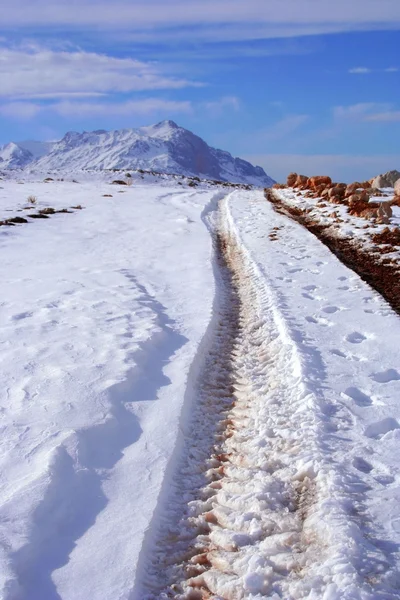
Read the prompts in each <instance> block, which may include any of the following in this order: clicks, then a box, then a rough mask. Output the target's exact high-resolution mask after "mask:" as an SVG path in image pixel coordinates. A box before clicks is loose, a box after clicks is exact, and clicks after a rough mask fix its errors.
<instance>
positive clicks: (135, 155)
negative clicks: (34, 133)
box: [0, 121, 274, 187]
mask: <svg viewBox="0 0 400 600" xmlns="http://www.w3.org/2000/svg"><path fill="white" fill-rule="evenodd" d="M11 147H12V151H11V150H10V148H11ZM10 154H11V155H10ZM0 166H2V168H4V169H6V168H18V167H20V168H25V167H26V169H27V170H29V171H32V170H33V171H46V170H52V169H56V170H58V171H60V170H63V171H67V172H68V171H71V170H73V171H80V170H87V169H97V170H104V169H130V170H137V169H143V170H148V171H158V172H163V173H177V174H180V175H189V176H199V177H201V178H202V179H215V180H221V181H230V182H233V183H245V184H250V185H256V186H260V187H265V186H271V185H272V184H273V183H274V180H273V179H271V178H270V177H269V176H268V175H267V174H266V173H265V172H264V170H263V169H262V168H261V167H253V166H252V165H251V164H250V163H248V162H246V161H244V160H241V159H239V158H233V157H232V156H231V154H229V152H224V151H222V150H218V149H215V148H211V147H210V146H208V145H207V144H206V142H204V141H203V140H202V139H201V138H200V137H198V136H196V135H194V134H193V133H192V132H191V131H188V130H187V129H184V128H182V127H179V126H178V125H177V124H176V123H174V122H173V121H162V122H161V123H158V124H156V125H151V126H148V127H141V128H139V129H121V130H116V131H104V130H98V131H92V132H86V131H85V132H83V133H78V132H76V131H70V132H68V133H67V134H66V135H65V136H64V137H63V139H62V140H60V141H58V142H54V143H48V144H47V146H46V144H45V143H42V144H41V143H39V142H37V143H35V142H23V143H22V144H21V145H20V146H17V145H15V144H10V145H9V147H4V148H0Z"/></svg>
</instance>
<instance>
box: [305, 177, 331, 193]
mask: <svg viewBox="0 0 400 600" xmlns="http://www.w3.org/2000/svg"><path fill="white" fill-rule="evenodd" d="M322 184H323V185H324V186H325V187H326V186H328V185H329V186H330V185H331V184H332V179H331V178H330V177H328V176H326V175H320V176H318V177H310V178H309V179H308V181H307V187H309V188H311V189H312V190H315V189H316V188H317V187H318V186H320V185H322Z"/></svg>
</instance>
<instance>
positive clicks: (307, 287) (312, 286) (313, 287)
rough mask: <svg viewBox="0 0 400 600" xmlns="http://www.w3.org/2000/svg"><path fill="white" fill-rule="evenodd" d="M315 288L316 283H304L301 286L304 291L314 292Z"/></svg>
mask: <svg viewBox="0 0 400 600" xmlns="http://www.w3.org/2000/svg"><path fill="white" fill-rule="evenodd" d="M316 289H318V288H317V286H316V285H305V286H304V287H303V290H305V291H306V292H314V291H315V290H316Z"/></svg>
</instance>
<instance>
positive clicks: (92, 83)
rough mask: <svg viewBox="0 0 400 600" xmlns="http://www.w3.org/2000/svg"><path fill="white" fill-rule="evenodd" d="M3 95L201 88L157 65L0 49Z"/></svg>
mask: <svg viewBox="0 0 400 600" xmlns="http://www.w3.org/2000/svg"><path fill="white" fill-rule="evenodd" d="M0 81H1V86H0V96H3V97H14V98H18V97H19V98H23V97H30V98H34V97H36V98H39V97H42V98H46V97H47V98H50V97H62V96H64V97H67V96H72V97H74V96H75V97H76V96H82V97H84V96H99V95H101V94H106V93H109V92H113V93H116V92H122V93H124V92H125V93H126V92H131V91H139V90H157V89H179V88H183V87H186V86H190V85H199V84H197V83H192V82H189V81H186V80H182V79H176V78H174V77H168V76H166V75H164V74H163V73H161V72H160V69H159V68H157V67H156V66H155V65H154V64H151V63H145V62H142V61H138V60H134V59H132V58H114V57H112V56H107V55H104V54H95V53H91V52H82V51H75V52H59V51H52V50H47V49H39V48H33V49H25V48H24V49H9V48H4V47H3V48H0Z"/></svg>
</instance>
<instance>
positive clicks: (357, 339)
mask: <svg viewBox="0 0 400 600" xmlns="http://www.w3.org/2000/svg"><path fill="white" fill-rule="evenodd" d="M345 339H346V341H347V342H350V343H351V344H361V342H363V341H364V340H366V339H367V338H366V337H365V335H363V334H362V333H359V332H358V331H353V333H349V334H348V335H346V338H345Z"/></svg>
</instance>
